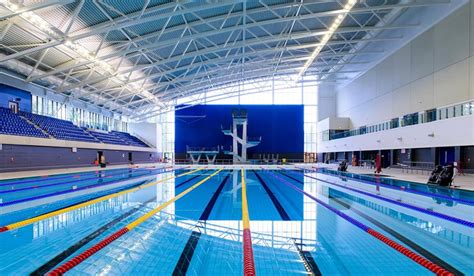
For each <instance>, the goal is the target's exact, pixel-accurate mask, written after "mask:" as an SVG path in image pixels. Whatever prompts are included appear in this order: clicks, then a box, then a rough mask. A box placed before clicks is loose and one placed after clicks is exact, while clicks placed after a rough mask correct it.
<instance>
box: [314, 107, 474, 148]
mask: <svg viewBox="0 0 474 276" xmlns="http://www.w3.org/2000/svg"><path fill="white" fill-rule="evenodd" d="M469 115H474V101H468V102H464V103H460V104H455V105H451V106H447V107H439V108H433V109H430V110H425V111H420V112H415V113H410V114H406V115H403V116H400V117H398V118H393V119H391V120H388V121H384V122H381V123H378V124H374V125H370V126H361V127H359V128H357V129H352V130H348V131H344V132H335V131H334V130H326V131H323V132H322V135H321V137H322V139H323V141H329V140H334V139H340V138H346V137H351V136H357V135H363V134H368V133H373V132H379V131H384V130H389V129H394V128H399V127H405V126H412V125H418V124H424V123H429V122H434V121H439V120H444V119H449V118H456V117H462V116H469Z"/></svg>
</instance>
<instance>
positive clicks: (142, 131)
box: [128, 123, 163, 151]
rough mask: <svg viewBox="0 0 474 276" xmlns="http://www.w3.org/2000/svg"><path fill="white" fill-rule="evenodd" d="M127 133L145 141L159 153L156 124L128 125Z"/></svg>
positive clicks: (159, 142)
mask: <svg viewBox="0 0 474 276" xmlns="http://www.w3.org/2000/svg"><path fill="white" fill-rule="evenodd" d="M128 128H129V132H130V133H131V134H132V135H137V136H138V137H139V138H142V139H145V140H146V141H147V142H148V143H150V144H151V145H153V146H154V147H155V148H157V150H158V151H161V150H162V149H163V148H159V147H158V146H160V145H161V136H159V135H158V124H156V123H130V124H129V125H128Z"/></svg>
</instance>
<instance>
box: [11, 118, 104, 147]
mask: <svg viewBox="0 0 474 276" xmlns="http://www.w3.org/2000/svg"><path fill="white" fill-rule="evenodd" d="M20 115H22V116H24V117H25V118H27V119H28V120H30V121H31V122H33V123H34V124H36V125H37V126H39V127H40V128H42V129H44V130H45V131H46V132H48V133H49V134H50V135H51V136H53V137H54V138H56V139H61V140H73V141H80V142H92V143H98V142H99V141H98V140H96V139H94V138H93V137H91V136H90V135H89V134H87V133H86V132H84V130H82V129H81V128H80V127H78V126H76V125H74V124H73V123H72V122H70V121H65V120H60V119H56V118H51V117H47V116H41V115H37V114H32V113H28V112H20Z"/></svg>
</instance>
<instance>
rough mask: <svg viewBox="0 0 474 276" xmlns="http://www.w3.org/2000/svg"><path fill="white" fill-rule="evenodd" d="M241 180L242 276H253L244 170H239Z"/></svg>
mask: <svg viewBox="0 0 474 276" xmlns="http://www.w3.org/2000/svg"><path fill="white" fill-rule="evenodd" d="M240 177H241V179H242V224H243V226H244V234H243V239H244V242H243V247H244V275H245V276H253V275H255V261H254V257H253V248H252V233H251V232H250V218H249V210H248V202H247V184H246V182H245V174H244V169H240Z"/></svg>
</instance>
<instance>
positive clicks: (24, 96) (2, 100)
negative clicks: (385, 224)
mask: <svg viewBox="0 0 474 276" xmlns="http://www.w3.org/2000/svg"><path fill="white" fill-rule="evenodd" d="M16 99H21V100H20V101H19V107H20V110H21V111H26V112H31V94H30V92H27V91H24V90H21V89H18V88H15V87H11V86H8V85H4V84H0V106H1V107H8V102H9V101H16Z"/></svg>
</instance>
